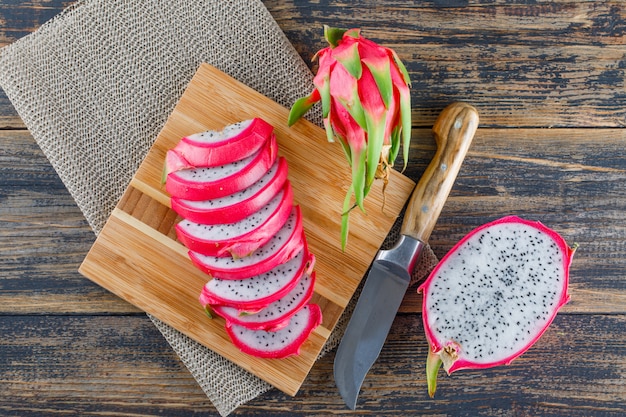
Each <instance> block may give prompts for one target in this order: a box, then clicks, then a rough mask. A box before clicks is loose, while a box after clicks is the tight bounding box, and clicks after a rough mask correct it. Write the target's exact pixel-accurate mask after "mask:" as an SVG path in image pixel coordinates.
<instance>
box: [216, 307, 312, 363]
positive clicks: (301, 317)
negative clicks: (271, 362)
mask: <svg viewBox="0 0 626 417" xmlns="http://www.w3.org/2000/svg"><path fill="white" fill-rule="evenodd" d="M321 323H322V311H321V309H320V307H319V306H318V305H317V304H307V305H306V306H304V307H303V308H301V309H300V310H299V311H298V312H297V313H296V314H294V315H293V316H292V317H291V319H290V320H289V324H288V325H287V326H285V327H283V328H282V329H280V330H277V331H275V332H269V331H266V330H251V329H248V328H246V327H244V326H241V325H238V324H231V323H228V322H226V331H227V332H228V335H229V336H230V338H231V340H232V341H233V343H234V344H235V346H237V347H238V348H239V349H240V350H241V351H242V352H244V353H247V354H249V355H253V356H256V357H260V358H273V359H281V358H286V357H287V356H291V355H297V354H299V353H300V347H301V346H302V344H303V343H304V342H305V341H306V339H307V338H308V337H309V335H310V334H311V332H312V331H313V330H314V329H315V328H316V327H317V326H319V325H320V324H321Z"/></svg>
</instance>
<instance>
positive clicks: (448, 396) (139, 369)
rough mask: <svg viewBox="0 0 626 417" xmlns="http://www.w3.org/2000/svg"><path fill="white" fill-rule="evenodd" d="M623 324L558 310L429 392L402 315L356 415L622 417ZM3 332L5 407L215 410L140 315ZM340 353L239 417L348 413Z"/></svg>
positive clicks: (60, 320) (415, 329) (6, 320)
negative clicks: (508, 351)
mask: <svg viewBox="0 0 626 417" xmlns="http://www.w3.org/2000/svg"><path fill="white" fill-rule="evenodd" d="M624 326H626V318H625V317H624V316H613V315H595V316H593V317H589V316H587V315H571V314H560V315H558V316H557V318H556V320H555V321H554V323H553V324H552V326H551V327H550V329H549V330H548V331H547V332H546V333H545V334H544V335H543V336H542V338H541V339H540V340H539V342H538V343H537V344H536V345H535V346H534V347H533V348H531V349H530V350H529V351H528V352H526V353H525V354H524V355H522V356H521V357H520V358H518V359H517V360H515V361H514V362H513V363H512V364H511V365H510V366H503V367H498V368H492V369H486V370H464V371H458V372H456V373H454V374H452V375H451V376H447V375H445V374H444V373H443V371H442V372H441V374H440V375H439V384H438V385H439V386H438V391H437V395H436V397H435V399H430V398H429V397H428V395H427V393H426V381H425V377H424V361H425V358H426V353H427V346H426V342H425V339H424V336H423V328H422V325H421V319H420V317H419V316H418V315H401V316H399V317H398V318H397V319H396V321H395V322H394V324H393V326H392V328H391V333H390V335H389V338H388V339H387V343H386V344H385V347H384V348H383V350H382V352H381V356H380V358H379V360H378V362H376V363H375V364H374V366H373V368H372V370H371V371H370V373H369V374H368V376H367V378H366V380H365V383H364V385H363V389H362V391H361V394H360V396H359V401H358V404H357V407H358V408H357V412H356V413H355V414H358V415H405V416H406V415H442V414H445V415H468V416H469V415H471V416H493V415H541V416H563V415H567V416H572V417H579V416H580V417H583V416H585V417H588V416H590V415H602V416H607V417H613V416H615V417H617V416H622V415H624V413H625V412H626V386H625V385H624V384H625V382H624V381H626V378H625V376H626V375H624V370H625V369H626V341H625V340H624V338H623V337H616V335H618V334H621V333H622V329H624ZM0 334H3V335H5V337H3V341H2V343H0V384H2V387H3V390H2V391H1V392H0V410H2V411H0V412H2V414H4V415H20V416H24V417H26V416H40V415H52V414H56V413H62V412H67V411H68V410H73V412H79V413H80V414H81V415H83V416H95V415H137V416H151V415H162V414H166V415H192V414H197V413H201V414H202V415H217V413H216V412H215V410H214V409H213V408H212V406H211V404H210V403H209V402H208V401H207V399H206V396H205V395H204V393H202V391H201V389H200V388H199V387H198V386H197V384H196V383H195V381H194V380H193V378H192V377H191V376H190V375H189V373H188V371H187V370H186V369H185V368H184V366H183V365H182V364H181V363H180V362H179V361H178V359H177V358H176V357H175V355H174V354H173V353H172V351H171V349H170V348H169V346H167V343H165V341H164V340H163V338H162V337H161V335H160V334H159V333H158V331H157V330H156V329H155V328H154V326H153V325H152V324H151V322H150V321H149V320H148V319H147V318H145V317H102V316H72V317H60V316H53V317H39V316H13V317H6V316H0ZM591 334H593V335H594V336H593V337H594V343H588V337H589V335H591ZM333 357H334V353H332V352H331V353H330V354H328V355H326V356H325V357H323V358H322V359H321V360H319V361H318V362H317V363H316V365H315V366H314V367H313V369H312V371H311V373H310V375H309V377H308V378H307V380H306V381H305V382H304V384H303V386H302V388H301V390H300V393H299V394H298V395H297V396H296V397H291V396H288V395H286V394H282V393H280V392H278V391H277V390H272V391H270V392H269V393H267V394H265V395H262V396H260V397H259V398H257V399H254V400H252V401H251V402H250V403H248V404H246V405H243V406H241V407H240V408H239V409H238V410H237V411H235V412H234V413H233V414H232V415H234V416H237V415H246V416H262V415H268V414H271V415H273V416H311V415H316V416H327V415H333V414H343V413H346V411H347V410H346V408H345V405H344V404H343V402H342V400H341V398H340V397H339V395H338V393H337V391H336V388H335V385H334V381H333V378H332V360H333Z"/></svg>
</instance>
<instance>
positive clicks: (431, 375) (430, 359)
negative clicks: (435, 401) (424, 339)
mask: <svg viewBox="0 0 626 417" xmlns="http://www.w3.org/2000/svg"><path fill="white" fill-rule="evenodd" d="M442 364H443V361H442V360H441V357H440V356H439V355H438V354H437V353H433V350H432V348H431V347H430V346H429V347H428V356H427V357H426V382H427V384H428V396H429V397H430V398H433V397H434V396H435V391H437V374H438V373H439V368H441V365H442Z"/></svg>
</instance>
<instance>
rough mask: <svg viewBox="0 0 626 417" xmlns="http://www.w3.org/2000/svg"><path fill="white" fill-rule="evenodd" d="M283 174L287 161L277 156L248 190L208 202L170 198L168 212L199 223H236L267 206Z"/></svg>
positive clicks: (286, 171) (282, 180) (284, 177)
mask: <svg viewBox="0 0 626 417" xmlns="http://www.w3.org/2000/svg"><path fill="white" fill-rule="evenodd" d="M287 175H288V166H287V161H286V160H285V158H283V157H278V159H277V160H276V162H275V163H274V165H273V166H272V167H271V168H270V170H269V171H268V172H267V173H266V174H265V175H264V176H263V177H261V178H260V179H259V180H258V181H257V182H255V183H254V184H252V185H251V186H250V187H248V188H245V189H243V190H241V191H239V192H237V193H235V194H230V195H228V196H226V197H221V198H216V199H211V200H203V201H191V200H184V199H181V198H176V197H172V198H171V200H170V201H171V204H172V210H174V211H175V212H176V213H177V214H178V215H179V216H181V217H182V218H184V219H187V220H190V221H192V222H196V223H201V224H224V223H234V222H238V221H240V220H243V219H245V218H246V217H248V216H250V215H252V214H253V213H254V212H256V211H257V210H260V209H261V207H263V206H264V205H266V204H267V203H269V202H270V200H271V199H272V198H274V196H275V195H276V194H277V193H278V192H279V191H280V190H281V189H282V188H283V186H284V185H285V182H286V181H287Z"/></svg>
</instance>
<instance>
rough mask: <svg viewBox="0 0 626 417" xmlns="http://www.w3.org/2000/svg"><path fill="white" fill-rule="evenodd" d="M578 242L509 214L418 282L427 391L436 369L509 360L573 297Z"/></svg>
mask: <svg viewBox="0 0 626 417" xmlns="http://www.w3.org/2000/svg"><path fill="white" fill-rule="evenodd" d="M575 248H576V246H574V248H570V247H569V246H568V245H567V243H566V242H565V240H564V239H563V238H562V237H561V236H560V235H559V234H558V233H557V232H555V231H554V230H551V229H549V228H547V227H546V226H544V225H543V224H541V223H539V222H533V221H528V220H523V219H521V218H519V217H516V216H507V217H503V218H501V219H498V220H496V221H493V222H491V223H488V224H485V225H483V226H480V227H478V228H476V229H475V230H473V231H472V232H470V233H469V234H468V235H467V236H465V237H464V238H463V239H462V240H461V241H459V242H458V243H457V244H456V245H455V246H454V247H453V248H452V249H451V250H450V251H449V252H448V253H447V254H446V255H445V256H444V257H443V258H442V259H441V261H440V262H439V264H438V265H437V266H436V267H435V269H434V270H433V271H432V272H431V274H430V275H429V277H428V278H427V279H426V281H424V283H423V284H422V285H421V286H420V287H419V289H418V291H421V292H422V293H423V296H424V302H423V320H424V329H425V332H426V338H427V340H428V343H429V354H428V359H427V365H426V373H427V381H428V392H429V395H430V396H431V397H432V396H434V393H435V390H436V383H437V373H438V370H439V368H440V367H441V366H442V365H443V368H444V369H445V370H446V372H447V373H448V374H451V373H452V372H454V371H457V370H459V369H468V368H489V367H493V366H498V365H503V364H509V363H510V362H511V361H512V360H513V359H515V358H517V357H518V356H519V355H521V354H522V353H524V352H525V351H526V350H528V349H529V348H530V347H531V346H532V345H533V344H534V343H535V342H536V341H537V340H538V339H539V337H540V336H541V335H542V334H543V333H544V331H545V330H546V329H547V328H548V326H549V325H550V323H551V322H552V320H553V319H554V317H555V316H556V314H557V311H558V310H559V308H560V307H562V306H563V305H564V304H565V303H567V301H568V300H569V295H568V292H567V291H568V281H569V266H570V263H571V261H572V258H573V255H574V251H575Z"/></svg>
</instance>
